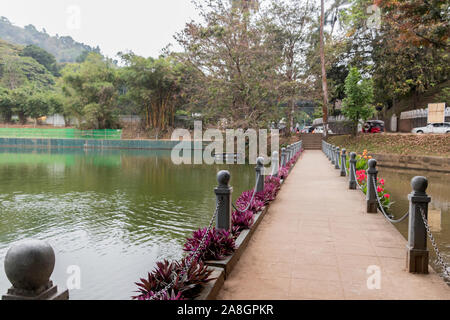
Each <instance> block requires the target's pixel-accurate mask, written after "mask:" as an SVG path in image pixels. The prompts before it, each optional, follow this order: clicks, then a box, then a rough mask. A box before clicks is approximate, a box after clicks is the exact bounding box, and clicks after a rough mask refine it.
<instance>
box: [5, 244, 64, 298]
mask: <svg viewBox="0 0 450 320" xmlns="http://www.w3.org/2000/svg"><path fill="white" fill-rule="evenodd" d="M54 268H55V252H54V251H53V248H52V247H51V246H50V245H49V244H48V243H47V242H45V241H40V240H26V241H22V242H19V243H17V244H14V245H13V246H12V247H11V248H10V249H9V250H8V252H7V253H6V257H5V273H6V276H7V277H8V279H9V281H10V282H11V284H12V285H13V286H12V288H10V289H8V292H7V293H6V294H5V295H4V296H2V300H69V291H68V290H65V291H62V292H61V291H58V287H57V286H56V285H54V284H53V282H52V281H51V280H50V276H51V275H52V273H53V269H54Z"/></svg>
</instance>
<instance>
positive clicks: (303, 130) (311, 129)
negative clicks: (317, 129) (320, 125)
mask: <svg viewBox="0 0 450 320" xmlns="http://www.w3.org/2000/svg"><path fill="white" fill-rule="evenodd" d="M313 130H314V127H312V126H307V127H304V128H303V129H302V130H300V133H311V132H313Z"/></svg>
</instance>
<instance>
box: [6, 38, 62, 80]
mask: <svg viewBox="0 0 450 320" xmlns="http://www.w3.org/2000/svg"><path fill="white" fill-rule="evenodd" d="M21 50H22V49H21V47H19V46H15V45H12V44H10V43H7V42H5V41H3V40H0V86H3V87H5V88H8V89H16V88H19V87H21V86H23V85H26V84H28V83H33V84H35V85H36V86H38V87H45V88H51V87H52V86H53V85H54V83H55V80H54V77H53V75H52V74H51V73H50V72H49V71H48V70H47V69H46V68H45V66H43V65H42V64H40V63H39V62H38V61H36V60H35V59H33V58H32V57H28V56H20V53H21V52H22V51H21Z"/></svg>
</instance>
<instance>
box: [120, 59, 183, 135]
mask: <svg viewBox="0 0 450 320" xmlns="http://www.w3.org/2000/svg"><path fill="white" fill-rule="evenodd" d="M121 57H122V60H123V61H124V62H125V64H126V66H125V68H123V69H122V70H121V73H120V76H121V80H122V81H123V83H124V85H125V86H126V88H127V93H126V96H125V97H124V98H125V99H128V100H129V101H131V102H132V103H133V104H134V107H135V110H136V113H138V114H140V115H141V116H142V117H143V119H144V121H145V125H146V127H147V128H154V129H157V130H165V129H167V127H168V126H173V124H174V116H175V111H176V106H177V98H179V94H180V92H181V84H182V80H183V74H184V72H185V67H184V65H183V64H181V63H179V62H177V61H176V60H175V59H174V58H173V57H170V56H169V57H160V58H158V59H153V58H147V59H146V58H143V57H140V56H137V55H134V54H133V53H127V54H121Z"/></svg>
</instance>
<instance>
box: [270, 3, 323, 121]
mask: <svg viewBox="0 0 450 320" xmlns="http://www.w3.org/2000/svg"><path fill="white" fill-rule="evenodd" d="M315 13H316V7H315V5H314V4H313V2H312V1H306V2H299V1H297V0H289V1H287V2H280V1H278V0H274V1H273V2H272V3H271V6H270V7H269V8H268V9H267V11H266V12H265V16H266V17H268V18H269V22H270V24H269V27H268V29H267V34H268V36H269V37H270V36H272V37H275V41H276V42H277V43H278V44H277V47H279V48H280V54H281V61H280V65H279V66H274V67H277V68H278V72H279V74H280V75H281V79H280V80H281V85H280V89H279V90H280V93H281V94H282V95H283V96H282V97H281V98H282V99H283V100H284V99H287V103H288V104H289V108H288V109H287V110H288V114H287V115H286V116H287V118H288V119H289V124H290V126H291V127H294V115H295V110H296V105H297V101H298V100H299V99H300V98H301V91H302V90H303V91H305V87H306V86H305V81H303V80H304V79H305V78H306V77H307V75H306V74H305V56H306V52H307V50H308V49H309V48H308V41H307V40H308V37H309V35H310V32H311V29H312V28H313V23H314V20H313V16H314V14H315Z"/></svg>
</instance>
